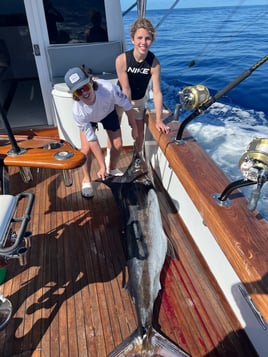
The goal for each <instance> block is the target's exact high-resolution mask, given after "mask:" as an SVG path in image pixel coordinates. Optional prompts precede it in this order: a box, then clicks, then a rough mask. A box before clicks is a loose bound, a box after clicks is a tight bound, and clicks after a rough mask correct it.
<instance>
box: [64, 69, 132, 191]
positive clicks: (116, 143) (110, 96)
mask: <svg viewBox="0 0 268 357" xmlns="http://www.w3.org/2000/svg"><path fill="white" fill-rule="evenodd" d="M65 83H66V84H67V86H68V87H69V89H70V91H71V92H72V93H73V98H74V103H73V109H72V111H73V117H74V120H75V122H76V124H77V126H78V127H79V129H80V138H81V151H82V152H83V153H84V154H85V155H86V157H87V162H86V164H85V165H84V166H83V167H82V169H83V175H84V177H83V182H82V196H83V197H93V195H94V193H93V188H92V184H91V176H90V169H91V153H93V154H94V156H95V157H96V159H97V161H98V164H99V171H98V173H97V175H98V177H99V178H101V179H103V180H104V179H105V175H106V166H105V162H104V157H103V154H102V150H101V147H100V145H99V142H98V139H97V136H96V133H95V129H96V127H97V123H98V122H101V123H102V125H103V127H104V129H105V130H106V131H107V135H108V142H109V146H110V153H111V156H110V164H109V167H107V172H108V173H109V174H110V175H114V176H120V175H122V172H121V171H120V170H118V169H117V168H116V164H117V162H118V159H119V155H120V151H121V148H122V136H121V130H120V124H119V119H118V115H117V113H116V111H115V105H119V106H121V107H122V108H123V110H124V111H125V112H126V114H127V116H128V120H129V125H130V126H131V127H132V136H133V139H134V140H135V139H136V137H137V127H136V121H135V116H134V111H133V109H132V106H131V104H130V102H129V100H128V98H127V96H126V95H124V94H123V93H122V91H121V90H120V88H119V87H118V86H116V85H114V84H113V83H112V82H110V81H107V80H103V79H94V80H93V78H92V77H89V76H88V74H87V73H86V72H85V71H84V70H82V69H81V68H79V67H74V68H71V69H69V71H68V72H67V73H66V74H65Z"/></svg>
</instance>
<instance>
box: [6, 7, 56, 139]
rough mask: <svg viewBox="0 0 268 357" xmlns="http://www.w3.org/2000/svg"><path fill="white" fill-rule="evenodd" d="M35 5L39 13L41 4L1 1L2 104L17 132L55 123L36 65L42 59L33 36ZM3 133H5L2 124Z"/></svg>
mask: <svg viewBox="0 0 268 357" xmlns="http://www.w3.org/2000/svg"><path fill="white" fill-rule="evenodd" d="M34 2H35V7H36V11H37V10H38V6H39V7H40V4H41V0H38V1H36V0H31V1H29V0H25V3H24V1H23V0H12V1H10V0H1V6H0V101H1V105H2V107H3V108H4V110H5V112H6V114H7V118H8V121H9V123H10V126H11V127H12V128H13V129H19V128H33V127H40V126H46V125H47V124H49V123H50V122H51V116H50V115H48V116H47V112H46V108H45V104H44V96H43V93H42V91H43V90H44V86H43V88H42V83H41V81H40V79H42V74H41V76H40V72H41V71H40V66H41V63H40V61H36V58H37V57H38V56H39V57H41V56H40V53H38V52H39V48H40V47H39V46H38V42H37V45H36V46H35V47H34V46H33V43H32V39H33V38H34V37H32V33H31V32H33V31H34V30H35V27H36V26H34V27H33V20H34V19H33V14H34V13H33V11H29V10H31V8H32V6H30V5H32V4H31V3H34ZM38 3H40V4H38ZM39 16H40V15H39ZM36 20H37V19H36ZM37 21H38V20H37ZM40 30H41V29H39V31H40ZM37 32H38V31H37ZM36 35H37V34H36ZM45 66H47V64H45ZM38 67H39V68H38ZM48 114H49V113H48ZM0 130H1V132H5V128H4V125H3V123H2V120H0Z"/></svg>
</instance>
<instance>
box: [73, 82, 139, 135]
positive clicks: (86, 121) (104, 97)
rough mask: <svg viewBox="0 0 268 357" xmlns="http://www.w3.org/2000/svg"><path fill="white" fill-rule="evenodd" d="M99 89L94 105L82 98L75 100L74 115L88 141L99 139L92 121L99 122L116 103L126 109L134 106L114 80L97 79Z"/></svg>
mask: <svg viewBox="0 0 268 357" xmlns="http://www.w3.org/2000/svg"><path fill="white" fill-rule="evenodd" d="M95 82H97V83H98V89H97V90H96V91H95V93H96V101H95V103H94V104H93V105H87V104H85V103H84V102H83V101H82V100H80V101H79V102H78V101H74V104H73V117H74V120H75V122H76V124H77V126H78V127H79V129H80V130H82V131H83V132H84V133H85V135H86V138H87V140H88V141H95V140H97V136H96V134H95V131H94V129H93V128H92V125H91V123H90V122H93V123H98V122H100V121H101V120H102V119H104V118H105V117H106V116H107V115H108V114H110V113H111V112H112V111H113V110H114V106H115V104H117V105H119V106H120V107H122V108H123V109H124V111H127V110H130V109H131V108H132V106H131V104H130V102H129V100H128V98H127V96H126V95H125V94H124V93H122V91H121V89H120V88H119V87H118V86H117V85H115V84H113V83H112V82H110V81H108V80H104V79H97V80H95Z"/></svg>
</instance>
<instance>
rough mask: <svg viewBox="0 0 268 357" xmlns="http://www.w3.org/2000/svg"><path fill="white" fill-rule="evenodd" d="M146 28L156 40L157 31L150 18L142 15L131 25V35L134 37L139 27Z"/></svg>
mask: <svg viewBox="0 0 268 357" xmlns="http://www.w3.org/2000/svg"><path fill="white" fill-rule="evenodd" d="M141 28H142V29H145V30H147V31H148V32H149V34H150V35H151V36H152V40H153V41H154V40H155V36H156V31H155V29H154V27H153V25H152V23H151V21H149V20H148V19H146V18H144V17H140V18H138V19H137V20H136V21H135V22H134V23H133V24H132V26H131V29H130V37H131V38H132V39H133V38H134V36H135V33H136V31H137V30H138V29H141Z"/></svg>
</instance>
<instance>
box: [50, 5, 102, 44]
mask: <svg viewBox="0 0 268 357" xmlns="http://www.w3.org/2000/svg"><path fill="white" fill-rule="evenodd" d="M43 4H44V9H45V14H46V22H47V28H48V35H49V41H50V43H51V44H61V43H81V42H104V41H108V36H107V26H106V15H105V6H104V0H99V1H96V0H79V1H74V0H43Z"/></svg>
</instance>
